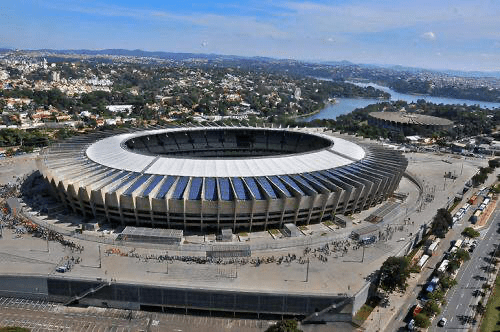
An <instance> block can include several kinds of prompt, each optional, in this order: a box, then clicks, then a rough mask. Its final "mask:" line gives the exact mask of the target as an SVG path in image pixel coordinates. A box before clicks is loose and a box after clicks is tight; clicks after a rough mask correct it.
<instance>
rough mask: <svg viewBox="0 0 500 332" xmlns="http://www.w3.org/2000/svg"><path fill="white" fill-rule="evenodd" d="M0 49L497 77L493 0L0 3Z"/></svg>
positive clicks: (499, 3) (499, 0)
mask: <svg viewBox="0 0 500 332" xmlns="http://www.w3.org/2000/svg"><path fill="white" fill-rule="evenodd" d="M0 47H11V48H18V49H42V48H51V49H107V48H124V49H141V50H146V51H165V52H192V53H214V54H226V55H241V56H265V57H273V58H280V59H296V60H304V61H342V60H347V61H351V62H354V63H363V64H378V65H402V66H409V67H420V68H428V69H453V70H464V71H500V0H467V1H463V0H411V1H407V0H383V1H381V0H373V1H372V0H350V1H346V0H335V1H287V0H284V1H280V0H277V1H274V0H272V1H259V0H255V1H245V0H240V1H234V0H233V1H225V0H224V1H210V0H205V1H202V0H200V1H190V2H187V1H182V0H177V1H170V0H142V1H137V0H136V1H131V0H119V1H118V0H71V1H69V0H31V1H28V0H0Z"/></svg>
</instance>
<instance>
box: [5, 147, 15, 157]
mask: <svg viewBox="0 0 500 332" xmlns="http://www.w3.org/2000/svg"><path fill="white" fill-rule="evenodd" d="M15 153H16V151H14V149H13V148H8V149H7V150H6V151H5V155H6V156H7V157H12V156H13V155H14V154H15Z"/></svg>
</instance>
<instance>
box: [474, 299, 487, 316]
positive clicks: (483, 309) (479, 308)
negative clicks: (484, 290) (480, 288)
mask: <svg viewBox="0 0 500 332" xmlns="http://www.w3.org/2000/svg"><path fill="white" fill-rule="evenodd" d="M476 312H477V313H478V314H480V315H482V314H484V313H485V312H486V307H485V306H484V304H483V302H482V301H479V302H478V303H477V305H476Z"/></svg>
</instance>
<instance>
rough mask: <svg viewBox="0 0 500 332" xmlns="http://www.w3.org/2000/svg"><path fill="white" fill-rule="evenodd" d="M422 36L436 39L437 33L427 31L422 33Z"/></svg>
mask: <svg viewBox="0 0 500 332" xmlns="http://www.w3.org/2000/svg"><path fill="white" fill-rule="evenodd" d="M422 38H424V39H427V40H436V34H435V33H434V32H432V31H429V32H426V33H423V34H422Z"/></svg>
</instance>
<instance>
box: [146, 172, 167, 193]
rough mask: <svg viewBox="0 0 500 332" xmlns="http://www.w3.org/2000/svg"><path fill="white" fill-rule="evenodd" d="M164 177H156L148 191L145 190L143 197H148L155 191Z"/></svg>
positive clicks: (147, 188)
mask: <svg viewBox="0 0 500 332" xmlns="http://www.w3.org/2000/svg"><path fill="white" fill-rule="evenodd" d="M163 177H164V176H163V175H155V177H154V178H153V180H152V181H151V183H149V185H148V186H147V187H146V189H144V191H143V192H142V195H141V196H142V197H147V196H148V195H149V194H150V193H151V191H153V189H154V188H155V187H156V186H157V185H158V183H160V181H161V180H163Z"/></svg>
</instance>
